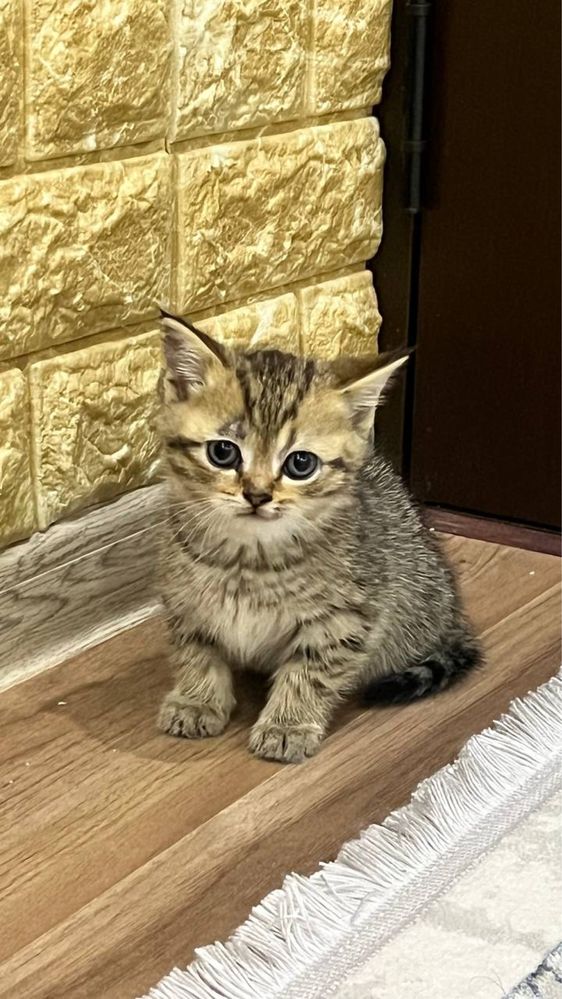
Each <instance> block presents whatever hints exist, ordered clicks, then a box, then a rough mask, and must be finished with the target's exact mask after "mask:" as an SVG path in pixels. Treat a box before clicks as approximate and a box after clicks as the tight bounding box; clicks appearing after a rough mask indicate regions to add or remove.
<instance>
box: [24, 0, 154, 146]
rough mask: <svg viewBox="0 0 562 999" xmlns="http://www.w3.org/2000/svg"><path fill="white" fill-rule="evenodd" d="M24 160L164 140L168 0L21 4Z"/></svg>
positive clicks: (34, 1)
mask: <svg viewBox="0 0 562 999" xmlns="http://www.w3.org/2000/svg"><path fill="white" fill-rule="evenodd" d="M28 12H29V13H28V22H27V26H26V31H27V39H26V45H27V58H28V62H27V72H26V105H27V107H26V128H27V140H26V147H27V157H28V158H29V159H44V158H49V157H53V156H63V155H65V154H67V153H77V152H82V151H89V150H93V149H106V148H108V147H111V146H122V145H125V144H127V143H133V142H141V141H144V140H147V139H153V138H155V137H158V136H164V135H165V133H166V127H167V123H168V107H169V94H170V80H169V78H170V62H171V40H170V29H169V4H168V2H167V0H103V3H102V2H100V0H80V2H78V0H28Z"/></svg>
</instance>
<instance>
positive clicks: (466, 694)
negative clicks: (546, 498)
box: [0, 537, 560, 999]
mask: <svg viewBox="0 0 562 999" xmlns="http://www.w3.org/2000/svg"><path fill="white" fill-rule="evenodd" d="M447 546H448V549H449V552H450V554H451V556H452V559H453V561H454V562H455V564H456V566H457V568H458V570H459V573H460V576H461V579H462V585H463V590H464V594H465V598H466V603H467V606H468V609H469V611H470V613H471V615H472V617H473V619H474V621H475V622H476V624H477V627H478V630H479V631H480V633H481V634H482V635H483V638H484V643H485V646H486V649H487V652H488V665H487V667H486V669H484V670H482V671H481V672H480V673H479V674H478V675H474V676H473V677H471V679H470V680H469V681H468V682H467V683H465V684H464V685H463V686H460V687H458V688H457V689H454V690H451V691H450V692H447V693H445V694H443V695H441V696H439V697H437V698H435V699H434V700H432V701H428V702H427V703H420V704H417V705H412V706H408V707H405V708H399V709H398V708H392V709H385V710H370V711H364V710H360V709H358V708H356V707H350V708H348V709H347V710H346V711H345V712H344V713H343V714H342V716H341V718H340V719H339V720H338V724H337V726H336V729H335V731H334V734H333V735H332V736H331V737H330V738H329V740H328V741H327V743H326V744H325V746H324V748H323V750H322V752H321V753H320V755H319V756H318V757H317V758H316V759H314V760H312V761H310V762H309V763H307V764H305V765H304V766H301V767H296V768H295V767H282V766H280V765H278V764H273V763H266V762H263V761H260V760H256V759H254V758H252V757H251V756H249V755H248V753H247V751H246V739H247V735H248V727H249V724H250V721H251V719H252V718H253V717H254V716H255V715H256V713H257V711H258V704H259V701H260V698H261V697H262V696H263V695H262V693H261V692H260V691H257V690H255V689H254V690H253V691H252V690H251V689H248V690H247V691H246V693H245V696H244V697H243V698H242V700H243V701H244V705H245V706H244V707H243V708H242V710H241V713H240V714H239V716H238V717H237V719H236V722H235V723H234V724H233V725H232V727H231V728H230V729H229V731H228V732H227V734H225V736H223V737H222V738H220V739H218V740H213V741H210V742H204V743H193V742H186V741H183V740H174V739H170V738H168V737H166V736H162V735H159V734H157V732H156V731H155V727H154V716H155V713H156V710H157V707H158V703H159V700H160V698H161V696H162V693H163V692H164V690H165V689H166V686H167V683H168V678H167V670H166V664H165V656H164V640H163V634H162V630H161V627H160V625H159V623H158V622H156V623H155V622H154V621H152V622H148V623H146V624H144V625H141V626H139V627H137V628H136V629H134V630H133V631H130V632H127V633H124V634H122V635H120V636H119V637H118V638H115V639H112V640H111V641H109V642H107V643H106V644H104V645H101V646H98V647H97V648H96V649H93V650H91V651H89V652H87V653H84V654H82V655H80V656H79V657H77V658H76V659H75V660H73V661H71V662H67V663H65V664H64V665H62V666H60V667H57V668H55V669H53V670H51V671H50V672H48V673H44V674H42V675H41V676H39V677H36V678H34V679H32V680H29V681H27V682H26V683H23V684H20V685H19V686H16V687H14V688H12V689H11V690H8V691H6V692H4V693H3V694H2V695H1V696H0V996H1V997H2V999H20V997H21V999H61V997H68V999H82V997H88V999H133V997H135V996H138V995H141V994H142V993H143V992H144V991H145V990H146V989H147V988H148V987H149V986H150V985H152V984H154V983H155V982H156V981H157V980H158V978H159V977H160V976H161V975H162V974H164V973H165V972H167V971H168V970H169V969H170V968H171V967H172V966H173V965H174V964H180V965H182V964H186V963H187V962H188V961H189V959H190V957H191V955H192V953H193V948H194V947H196V946H198V945H200V944H204V943H208V942H211V941H213V940H214V939H216V938H224V937H225V936H226V935H227V934H228V933H229V932H230V931H231V930H232V929H234V927H235V926H236V925H237V924H238V923H239V922H240V921H242V920H243V919H244V918H245V916H246V915H247V913H248V911H249V909H250V907H251V906H252V905H253V904H255V903H256V902H258V901H259V899H260V898H262V897H263V895H264V894H265V893H267V892H268V891H269V890H270V889H272V888H274V887H276V886H277V885H279V884H280V883H281V881H282V879H283V876H284V874H285V873H287V872H289V871H291V870H297V871H301V872H310V871H312V870H313V869H314V868H315V867H316V866H317V864H318V862H319V861H320V860H327V859H330V858H332V857H333V856H334V855H335V853H336V852H337V850H338V848H339V846H340V845H341V843H342V842H343V841H344V840H345V839H348V838H350V837H351V836H353V835H354V834H356V833H357V832H358V831H359V830H360V829H361V827H362V826H364V825H366V824H367V823H370V822H373V821H378V820H381V819H382V818H384V816H385V815H386V814H387V813H388V812H389V811H390V810H391V809H393V808H396V807H397V806H399V805H401V804H403V803H404V802H405V801H406V800H407V799H408V797H409V794H410V792H411V791H412V789H413V788H414V786H415V785H416V784H417V783H418V781H419V780H420V779H421V778H423V777H426V776H428V775H429V774H431V773H432V772H434V771H435V770H436V769H437V768H438V767H440V766H441V765H443V764H444V763H446V762H448V761H450V760H452V759H453V758H454V756H455V754H456V753H457V751H458V749H459V748H460V746H461V745H462V744H463V743H464V742H465V741H466V739H467V738H468V736H469V735H471V734H472V733H474V732H477V731H479V730H481V729H482V728H484V727H485V726H486V725H488V724H489V723H490V722H491V721H492V720H493V719H494V718H495V717H497V716H498V715H499V714H500V713H501V712H502V711H503V710H504V709H505V708H507V706H508V704H509V701H510V700H511V699H512V698H513V697H514V696H517V695H522V694H525V693H526V692H527V691H528V690H529V689H530V688H535V687H536V686H537V685H538V684H540V683H541V682H543V681H544V680H546V679H548V678H549V677H550V676H551V675H552V674H553V673H554V672H556V670H557V668H558V666H559V662H560V649H559V645H560V627H559V621H560V562H559V560H558V559H556V558H555V557H553V556H549V555H537V554H533V553H530V552H524V551H519V550H516V549H512V548H503V547H500V546H498V545H493V544H488V543H485V542H480V541H468V540H466V539H463V538H458V537H457V538H450V539H448V541H447ZM264 999H265V997H264Z"/></svg>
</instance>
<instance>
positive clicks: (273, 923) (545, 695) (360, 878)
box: [145, 671, 562, 999]
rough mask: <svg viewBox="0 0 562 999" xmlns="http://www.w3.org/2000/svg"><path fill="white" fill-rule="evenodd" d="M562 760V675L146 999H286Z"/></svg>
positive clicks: (291, 879)
mask: <svg viewBox="0 0 562 999" xmlns="http://www.w3.org/2000/svg"><path fill="white" fill-rule="evenodd" d="M560 754H562V671H561V672H560V673H559V674H558V675H557V676H555V677H553V679H552V680H549V681H548V683H545V684H543V686H542V687H539V689H538V690H537V691H535V692H534V693H531V694H529V696H528V697H526V698H525V699H517V700H515V701H513V702H512V704H511V706H510V708H509V711H508V712H507V713H506V714H505V715H503V716H502V717H501V718H500V719H499V720H498V721H497V722H495V723H494V725H493V726H492V727H491V728H489V729H486V730H485V731H484V732H482V733H480V734H479V735H475V736H473V737H472V738H471V739H469V741H468V742H467V743H466V745H465V746H464V747H463V749H462V750H461V753H460V755H459V757H458V759H457V760H456V762H455V763H453V764H449V765H448V766H445V767H443V769H442V770H439V771H438V772H437V773H436V774H434V775H433V776H432V777H429V778H428V779H427V780H425V781H423V782H422V783H421V784H420V785H419V786H418V787H417V789H416V790H415V791H414V793H413V795H412V798H411V800H410V803H409V804H408V805H406V806H405V807H404V808H401V809H398V810H397V811H395V812H392V813H391V814H390V815H389V816H388V817H387V818H386V819H385V820H384V822H383V823H382V825H380V826H379V825H372V826H369V827H368V828H367V829H366V830H365V831H364V832H363V833H361V835H360V837H359V838H358V839H356V840H353V841H351V842H349V843H346V844H345V845H344V846H343V847H342V849H341V851H340V853H339V855H338V857H337V859H336V860H335V861H333V862H331V863H328V864H325V865H323V866H322V868H321V870H320V871H318V872H316V873H315V874H313V875H311V876H310V877H303V876H301V875H298V874H291V875H289V876H288V877H287V878H286V879H285V882H284V884H283V887H282V888H280V889H278V890H276V891H273V892H271V894H269V895H267V896H266V898H264V899H263V901H262V902H260V903H259V905H258V906H256V908H255V909H253V911H252V913H251V915H250V917H249V918H248V920H247V921H246V922H245V923H243V924H242V926H240V927H239V928H238V929H237V930H236V931H235V933H234V934H233V936H232V937H231V938H230V940H229V941H228V942H227V943H215V944H213V945H211V946H209V947H203V948H200V949H199V950H197V951H196V959H195V961H194V962H193V963H192V964H191V965H190V966H189V967H188V968H187V969H186V970H184V971H181V970H180V969H178V968H175V969H174V970H173V971H172V972H171V974H169V975H167V976H166V978H164V979H163V980H162V981H161V982H160V983H159V985H157V986H156V987H155V988H153V989H151V991H150V992H149V994H148V996H146V997H145V999H258V997H259V999H272V997H274V996H276V995H279V994H280V993H281V990H283V989H286V988H287V987H289V986H290V984H291V982H293V981H294V979H295V978H296V977H298V976H300V975H302V973H303V969H304V970H305V969H306V967H307V966H309V965H310V964H312V963H314V962H316V961H318V960H319V959H321V958H322V955H323V954H324V953H326V951H328V950H329V949H331V948H333V947H336V946H338V944H339V942H340V941H342V940H343V939H344V937H345V935H346V934H348V933H349V932H350V931H351V930H354V929H356V930H357V929H359V924H360V923H361V922H362V921H363V920H364V919H366V918H368V917H370V916H371V915H372V913H373V910H376V909H378V908H379V907H381V906H383V905H384V904H385V903H386V902H387V901H388V899H389V897H391V896H394V895H396V893H397V892H399V891H400V890H402V889H404V887H406V886H407V885H408V884H410V883H411V882H412V881H413V880H414V879H416V878H419V877H420V875H422V874H423V873H424V871H425V870H426V869H427V868H429V867H430V866H431V865H432V864H434V863H435V862H436V860H438V859H439V858H441V857H442V856H443V854H444V853H446V852H447V851H448V850H450V849H451V848H453V847H454V845H455V843H456V842H457V841H458V839H459V836H462V835H464V834H466V833H467V832H468V831H470V830H471V829H472V828H474V827H476V826H477V825H478V824H479V823H482V821H483V820H484V821H485V819H486V816H487V815H488V814H491V813H492V812H493V810H494V808H495V807H496V806H497V805H498V804H499V803H501V802H502V801H503V800H504V799H505V798H506V795H508V796H509V797H511V796H513V795H514V794H517V792H518V790H519V789H521V788H522V787H523V785H524V784H525V782H526V781H527V780H528V779H529V778H530V777H532V776H533V775H534V774H535V773H536V771H537V769H539V768H540V767H541V766H543V765H544V766H546V765H547V764H551V763H552V761H553V760H555V759H556V756H557V755H558V756H559V755H560Z"/></svg>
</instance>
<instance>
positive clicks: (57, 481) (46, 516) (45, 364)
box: [29, 331, 160, 527]
mask: <svg viewBox="0 0 562 999" xmlns="http://www.w3.org/2000/svg"><path fill="white" fill-rule="evenodd" d="M159 371H160V334H159V332H157V331H151V332H148V333H143V334H140V335H138V336H134V337H130V338H127V339H124V340H117V341H113V342H105V343H100V344H95V345H93V346H89V347H87V348H86V347H85V348H84V349H82V350H77V351H75V352H73V353H71V354H64V355H62V356H58V357H53V358H49V359H48V360H45V361H38V362H37V363H35V364H33V365H31V366H30V369H29V378H30V391H31V402H32V419H33V423H34V431H35V432H34V448H35V467H36V470H37V495H38V516H39V521H40V526H41V527H44V526H46V525H47V524H49V523H50V522H51V521H53V520H55V519H56V518H57V517H59V516H61V514H63V513H65V512H66V511H69V510H73V509H75V508H77V507H80V506H84V505H86V504H88V503H93V502H99V501H102V500H106V499H109V498H110V497H111V496H114V495H116V494H117V493H120V492H124V491H125V490H127V489H131V488H132V487H133V486H138V485H142V484H144V483H145V482H148V481H150V479H151V478H152V476H153V474H154V470H155V460H156V455H157V443H156V436H155V433H154V429H153V420H154V415H155V412H156V385H157V381H158V375H159Z"/></svg>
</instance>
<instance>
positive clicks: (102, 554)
mask: <svg viewBox="0 0 562 999" xmlns="http://www.w3.org/2000/svg"><path fill="white" fill-rule="evenodd" d="M165 516H166V514H165V509H164V503H163V492H162V487H159V486H152V487H149V488H147V489H140V490H137V491H136V492H134V493H131V494H129V495H127V496H124V497H121V498H120V499H119V500H117V501H116V502H114V503H110V504H107V505H105V506H102V507H99V508H97V509H94V510H89V511H87V512H86V513H83V514H81V515H80V516H77V517H75V518H73V519H70V520H67V521H64V522H63V523H60V524H55V525H53V527H51V528H49V530H47V531H45V532H44V533H42V534H40V533H38V534H35V535H33V537H32V538H30V539H29V540H28V541H25V542H22V544H19V545H14V546H13V547H11V548H8V549H6V551H4V552H2V553H1V554H0V633H1V634H2V643H1V646H0V689H2V688H5V687H7V686H9V685H10V684H12V683H14V682H15V681H17V680H21V679H22V678H23V677H26V676H30V675H31V674H33V673H37V672H39V671H40V670H42V669H47V668H48V667H50V666H52V665H53V664H55V663H57V662H61V661H62V660H64V659H66V658H68V657H69V656H70V655H71V654H73V653H75V652H77V651H78V650H80V649H84V648H88V647H89V646H91V645H94V644H97V643H99V642H101V641H103V640H104V639H106V638H108V637H110V636H111V635H114V634H117V633H118V632H120V631H122V630H123V629H124V627H126V626H127V624H128V625H129V626H131V625H132V624H134V623H137V622H139V621H142V620H143V619H144V618H146V617H148V616H150V615H151V614H153V613H154V612H155V611H157V609H158V602H157V600H156V598H155V596H154V593H153V591H152V587H151V575H152V572H151V570H152V566H153V565H154V561H155V558H156V549H157V541H158V524H159V522H160V521H162V520H163V519H164V517H165Z"/></svg>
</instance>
